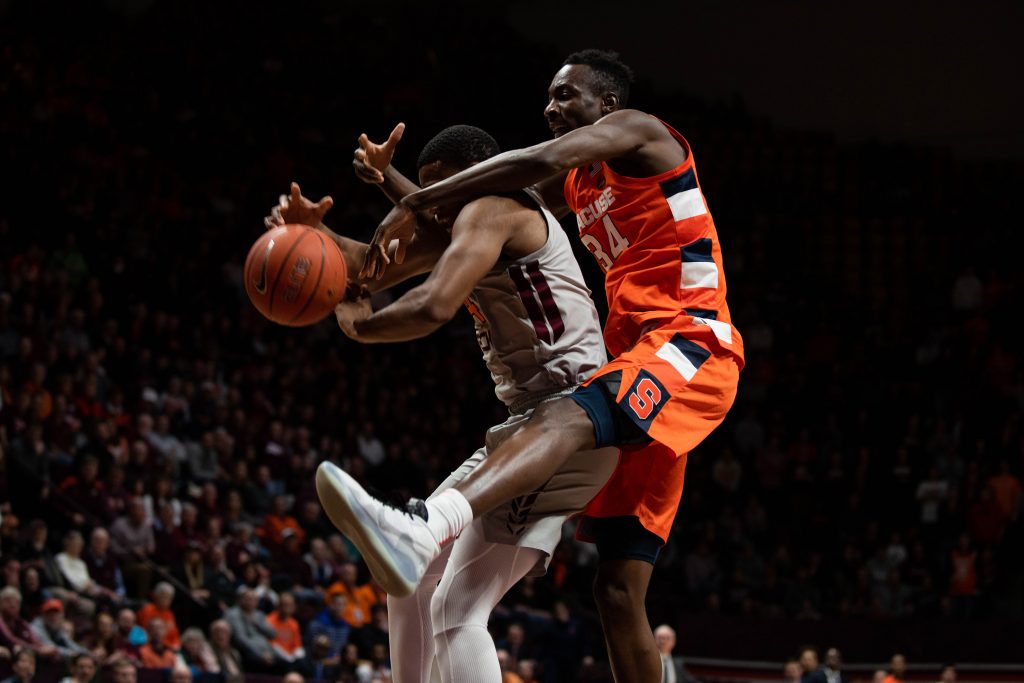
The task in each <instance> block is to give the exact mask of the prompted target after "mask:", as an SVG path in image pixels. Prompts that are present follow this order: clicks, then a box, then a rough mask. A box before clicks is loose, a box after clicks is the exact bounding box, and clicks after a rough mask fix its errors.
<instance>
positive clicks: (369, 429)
mask: <svg viewBox="0 0 1024 683" xmlns="http://www.w3.org/2000/svg"><path fill="white" fill-rule="evenodd" d="M356 446H357V448H358V449H359V457H361V458H362V459H363V460H365V461H366V463H367V464H368V465H369V466H370V467H377V466H379V465H380V464H381V463H382V462H384V457H385V452H384V443H383V442H382V441H381V440H380V439H379V438H377V435H376V433H375V432H374V425H373V423H372V422H369V421H366V422H364V423H363V427H362V429H361V430H360V431H359V436H357V437H356Z"/></svg>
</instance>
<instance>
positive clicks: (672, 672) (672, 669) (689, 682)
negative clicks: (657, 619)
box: [654, 624, 697, 683]
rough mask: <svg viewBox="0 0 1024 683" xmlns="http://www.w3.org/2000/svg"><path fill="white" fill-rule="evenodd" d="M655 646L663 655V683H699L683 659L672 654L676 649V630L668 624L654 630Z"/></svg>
mask: <svg viewBox="0 0 1024 683" xmlns="http://www.w3.org/2000/svg"><path fill="white" fill-rule="evenodd" d="M654 644H655V645H656V646H657V648H658V652H659V653H660V654H661V670H662V674H661V680H662V683H697V679H696V678H694V677H693V676H692V675H691V674H690V672H689V671H688V670H687V669H686V665H685V664H684V663H683V658H682V657H680V656H678V655H676V656H673V654H672V651H673V650H675V649H676V632H675V629H673V628H672V627H671V626H669V625H668V624H662V625H661V626H659V627H657V628H656V629H654Z"/></svg>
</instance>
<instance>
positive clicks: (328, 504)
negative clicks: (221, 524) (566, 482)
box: [316, 398, 595, 597]
mask: <svg viewBox="0 0 1024 683" xmlns="http://www.w3.org/2000/svg"><path fill="white" fill-rule="evenodd" d="M594 444H595V440H594V427H593V424H592V423H591V421H590V418H589V417H588V416H587V414H586V412H585V411H584V410H583V409H582V408H581V407H580V406H579V405H577V404H576V403H575V402H574V401H572V400H570V399H565V398H563V399H557V400H553V401H548V402H546V403H542V404H541V405H540V406H538V407H537V409H536V410H535V411H534V413H533V416H532V417H531V418H530V419H529V420H528V421H527V422H526V424H525V425H524V426H523V428H522V429H520V430H519V431H518V432H516V434H515V435H513V436H512V437H510V438H509V439H508V440H506V441H505V442H504V443H502V444H501V446H499V447H498V448H496V449H494V450H493V451H492V452H491V453H489V454H488V456H487V459H486V460H484V462H483V463H481V465H480V466H479V467H477V468H476V470H474V471H473V473H472V474H471V475H469V476H468V477H467V478H466V479H465V480H463V481H462V482H460V483H459V484H457V485H456V486H455V487H453V488H452V489H449V490H447V491H445V492H444V493H442V494H441V495H439V496H437V497H436V498H435V499H433V500H431V501H429V502H427V503H425V504H424V503H422V502H419V501H417V503H418V506H419V507H418V508H415V509H413V510H412V511H411V512H410V510H409V509H404V508H395V507H393V506H389V505H387V504H385V503H382V502H381V501H379V500H377V499H375V498H374V497H373V496H371V495H370V494H368V493H367V492H366V491H365V490H364V489H363V487H362V486H360V485H359V483H358V482H356V481H355V480H354V479H352V477H350V476H349V475H348V474H346V473H345V472H344V471H343V470H342V469H341V468H339V467H337V466H336V465H334V464H332V463H329V462H324V463H322V464H321V465H320V467H319V468H318V469H317V474H316V487H317V494H318V495H319V497H320V502H321V503H322V504H323V506H324V511H325V512H326V513H327V516H328V517H329V518H330V520H331V521H332V522H333V523H334V525H335V526H336V527H338V529H340V530H341V531H342V533H344V534H345V535H346V536H348V538H349V539H350V540H351V541H352V542H353V543H355V545H356V547H358V548H359V551H360V552H361V553H362V555H363V557H364V558H365V559H366V564H367V566H368V567H369V568H370V572H371V573H372V574H373V576H374V578H376V579H377V581H378V582H379V583H380V585H381V587H382V588H383V589H384V590H385V592H387V593H389V594H391V595H395V596H398V597H404V596H406V595H409V594H410V593H412V592H413V591H414V590H415V589H416V586H417V585H418V584H419V582H420V580H421V579H422V578H423V575H424V573H425V572H426V570H427V567H428V566H429V565H430V563H431V562H432V561H433V560H434V558H435V557H437V555H438V554H439V553H440V552H441V547H442V546H443V545H444V544H445V543H447V542H448V541H450V540H451V539H453V538H455V537H456V536H458V534H459V533H460V532H461V531H462V529H464V528H465V527H466V526H468V525H469V523H470V522H471V521H472V520H473V518H475V517H479V516H480V515H482V514H484V513H486V512H489V511H490V510H492V509H494V508H495V507H497V506H498V505H500V504H502V503H504V502H505V501H508V500H512V499H513V498H517V497H518V496H522V495H526V494H528V493H531V492H533V491H535V490H537V489H539V488H540V487H541V486H543V485H544V484H545V483H546V482H547V481H548V480H549V479H550V478H551V477H552V476H553V475H554V474H555V473H556V472H557V471H558V470H559V469H561V467H562V466H563V465H564V464H565V462H566V460H568V459H569V457H570V456H572V454H573V453H575V452H577V451H580V450H590V449H592V448H594Z"/></svg>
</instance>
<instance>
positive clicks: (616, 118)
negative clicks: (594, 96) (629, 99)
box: [594, 109, 671, 136]
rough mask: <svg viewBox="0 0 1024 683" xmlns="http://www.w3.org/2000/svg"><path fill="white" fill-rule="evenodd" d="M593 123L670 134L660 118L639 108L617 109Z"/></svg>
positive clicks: (657, 133)
mask: <svg viewBox="0 0 1024 683" xmlns="http://www.w3.org/2000/svg"><path fill="white" fill-rule="evenodd" d="M594 125H595V126H600V125H604V126H616V127H622V128H630V129H636V130H643V131H647V132H650V133H652V134H655V135H658V136H661V135H671V133H669V132H668V130H667V129H666V128H665V124H664V123H662V122H661V119H659V118H658V117H656V116H654V115H652V114H648V113H647V112H644V111H640V110H639V109H617V110H616V111H613V112H612V113H610V114H606V115H605V116H602V117H601V118H600V119H598V120H597V122H596V123H595V124H594Z"/></svg>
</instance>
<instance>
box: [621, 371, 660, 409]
mask: <svg viewBox="0 0 1024 683" xmlns="http://www.w3.org/2000/svg"><path fill="white" fill-rule="evenodd" d="M660 402H661V389H659V388H658V385H657V384H655V383H654V382H652V381H651V380H650V379H649V378H647V377H644V378H643V379H642V380H640V383H639V384H637V385H636V390H634V391H633V393H632V394H630V395H629V407H630V408H632V409H633V412H634V413H636V416H637V417H639V418H640V419H641V420H646V419H647V417H648V416H649V415H650V414H651V411H652V410H654V406H656V405H657V404H658V403H660Z"/></svg>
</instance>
